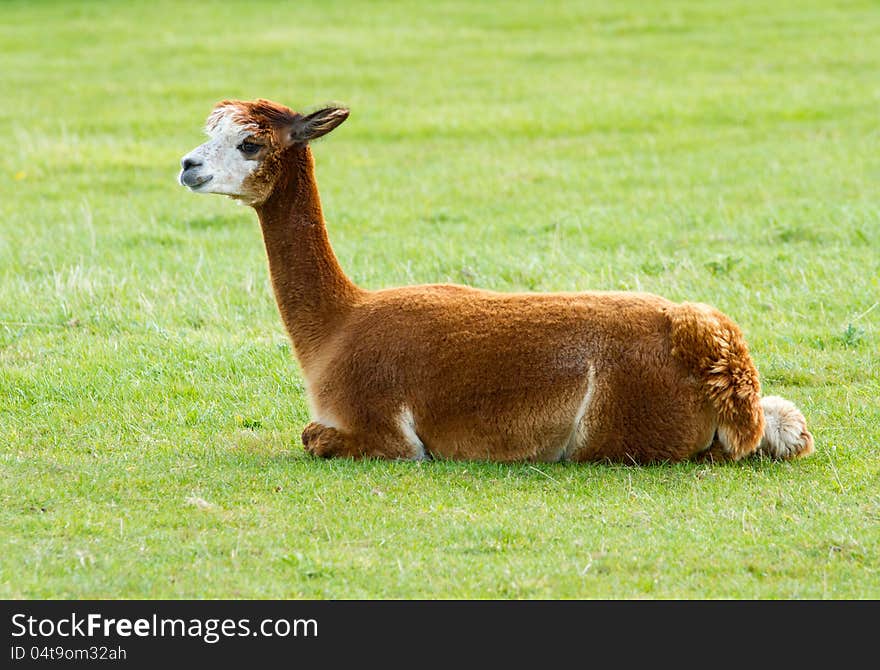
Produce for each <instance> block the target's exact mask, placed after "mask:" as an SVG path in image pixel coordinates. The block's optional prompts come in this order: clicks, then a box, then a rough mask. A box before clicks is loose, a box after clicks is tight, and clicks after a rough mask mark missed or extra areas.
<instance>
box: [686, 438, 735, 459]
mask: <svg viewBox="0 0 880 670" xmlns="http://www.w3.org/2000/svg"><path fill="white" fill-rule="evenodd" d="M694 460H695V461H697V462H698V463H724V462H727V461H733V460H736V459H735V458H734V457H733V455H732V454H731V453H730V451H729V450H728V449H727V447H725V446H724V445H723V444H722V443H721V441H720V440H719V439H718V436H717V435H716V436H715V439H714V440H712V444H711V445H710V446H709V448H708V449H706V450H705V451H701V452H700V453H698V454H696V455H695V456H694Z"/></svg>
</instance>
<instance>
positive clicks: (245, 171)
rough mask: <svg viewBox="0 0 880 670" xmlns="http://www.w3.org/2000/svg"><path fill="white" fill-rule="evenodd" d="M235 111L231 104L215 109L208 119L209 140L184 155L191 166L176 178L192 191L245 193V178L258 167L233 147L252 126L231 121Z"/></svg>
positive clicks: (183, 161)
mask: <svg viewBox="0 0 880 670" xmlns="http://www.w3.org/2000/svg"><path fill="white" fill-rule="evenodd" d="M234 112H235V109H234V108H233V107H221V108H219V109H216V110H214V112H213V113H212V114H211V116H210V117H209V118H208V131H207V132H208V136H209V137H210V139H209V140H208V141H207V142H205V143H204V144H202V145H200V146H198V147H196V148H195V149H193V150H192V151H190V152H189V153H188V154H187V155H186V156H184V157H183V159H182V161H181V162H182V164H184V165H186V164H187V162H190V163H193V164H194V166H193V167H190V168H189V169H188V170H187V169H184V170H181V171H180V176H179V177H178V179H179V181H180V183H181V184H182V185H183V186H187V187H188V188H189V189H190V190H191V191H193V192H195V193H218V194H220V195H230V196H236V197H246V196H247V193H245V192H244V180H245V179H246V178H247V177H248V176H249V175H251V174H252V173H253V172H254V170H256V169H257V166H258V165H259V161H257V160H252V159H248V158H246V157H245V156H244V155H243V154H242V152H241V151H239V150H238V149H237V148H236V147H238V145H239V144H240V143H241V141H242V140H244V139H245V138H247V137H248V136H249V135H250V134H251V133H252V131H253V130H254V127H253V126H249V125H245V124H241V123H239V122H237V121H235V120H233V113H234ZM184 173H186V180H185V179H184Z"/></svg>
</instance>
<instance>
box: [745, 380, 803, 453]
mask: <svg viewBox="0 0 880 670" xmlns="http://www.w3.org/2000/svg"><path fill="white" fill-rule="evenodd" d="M761 407H762V408H763V409H764V436H763V437H762V438H761V444H760V445H758V450H757V453H759V454H763V455H765V456H769V457H770V458H778V459H783V460H788V459H792V458H799V457H801V456H809V455H810V454H812V453H813V436H812V435H811V434H810V431H809V430H807V420H806V419H804V415H803V414H801V411H800V410H799V409H798V408H797V407H795V406H794V404H793V403H791V402H789V401H788V400H785V399H784V398H780V397H779V396H767V397H765V398H761Z"/></svg>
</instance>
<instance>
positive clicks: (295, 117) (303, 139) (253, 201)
mask: <svg viewBox="0 0 880 670" xmlns="http://www.w3.org/2000/svg"><path fill="white" fill-rule="evenodd" d="M346 118H348V110H347V109H345V108H343V107H325V108H323V109H319V110H318V111H317V112H313V113H311V114H308V115H305V116H304V115H302V114H298V113H297V112H294V111H293V110H292V109H289V108H288V107H285V106H284V105H279V104H278V103H275V102H271V101H269V100H255V101H253V102H245V101H242V100H224V101H223V102H220V103H218V104H217V105H216V106H215V107H214V111H212V112H211V114H210V116H208V121H207V124H206V125H205V130H206V132H207V133H208V137H209V139H208V141H207V142H205V143H204V144H202V145H200V146H198V147H196V148H195V149H193V150H192V151H190V152H189V153H188V154H187V155H186V156H184V157H183V159H182V160H181V166H182V170H181V171H180V177H179V179H180V183H181V184H182V185H184V186H187V187H189V189H190V190H191V191H194V192H195V193H219V194H221V195H228V196H230V197H231V198H235V199H236V200H240V201H241V202H243V203H245V204H248V205H252V206H254V205H259V204H261V203H262V202H264V201H265V200H266V198H268V197H269V194H270V193H271V192H272V189H273V188H274V186H275V183H276V182H277V181H278V178H279V176H280V175H281V174H282V172H283V171H284V168H285V165H287V161H288V160H294V158H295V156H296V155H297V154H298V153H302V152H303V151H304V150H305V147H306V145H307V144H308V142H309V141H310V140H314V139H316V138H318V137H321V136H322V135H326V134H327V133H329V132H330V131H331V130H333V129H334V128H335V127H336V126H338V125H339V124H340V123H342V122H343V121H345V119H346Z"/></svg>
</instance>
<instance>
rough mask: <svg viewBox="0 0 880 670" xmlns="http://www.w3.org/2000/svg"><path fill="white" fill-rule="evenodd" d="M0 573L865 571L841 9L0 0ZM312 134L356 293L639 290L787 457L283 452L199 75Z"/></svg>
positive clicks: (870, 170)
mask: <svg viewBox="0 0 880 670" xmlns="http://www.w3.org/2000/svg"><path fill="white" fill-rule="evenodd" d="M0 19H2V20H0V137H3V138H4V145H5V146H4V151H3V152H2V153H0V196H2V197H0V546H2V547H3V550H2V551H0V597H4V598H74V597H75V598H370V599H372V598H762V599H763V598H831V599H843V598H878V597H880V552H878V546H880V458H878V454H880V400H878V397H880V370H878V358H880V357H878V330H880V329H878V324H880V306H878V301H880V279H878V277H880V200H878V184H880V131H878V121H880V117H878V109H880V77H878V72H880V6H878V5H877V3H875V2H871V1H868V0H866V1H863V2H816V1H807V2H803V1H801V2H793V1H792V2H788V1H781V2H773V3H766V2H757V1H755V2H743V1H731V2H700V1H693V2H682V1H674V2H673V1H670V2H663V3H653V2H613V3H612V2H604V3H600V2H582V3H575V2H542V3H537V2H536V3H525V2H517V3H511V4H505V5H504V6H503V7H502V6H501V5H500V3H499V4H497V5H495V4H492V3H473V2H468V1H460V2H435V3H422V2H410V3H407V2H393V3H374V2H363V3H355V2H339V3H330V2H326V0H321V1H314V2H312V1H306V0H300V1H299V2H297V3H294V4H288V3H279V2H275V1H274V0H273V1H272V2H259V3H254V2H248V3H244V2H242V3H232V2H224V3H198V2H196V3H179V2H171V1H169V0H153V1H152V2H149V3H128V2H125V3H123V2H119V3H112V2H47V1H43V2H30V1H28V2H17V1H5V2H3V4H2V6H0ZM226 97H242V98H255V97H267V98H271V99H276V100H279V101H281V102H284V103H286V104H289V105H291V106H292V107H294V108H298V109H306V110H308V109H311V108H314V107H315V106H316V105H318V104H321V103H324V102H328V101H337V102H342V103H345V104H347V105H349V106H350V107H351V109H352V116H351V118H350V119H349V121H348V122H347V123H346V124H345V125H343V126H342V127H341V128H340V129H339V130H337V131H336V132H334V133H333V135H331V136H330V137H328V138H327V139H326V140H322V141H321V142H319V143H318V144H316V146H315V148H314V151H315V155H316V160H317V175H318V182H319V185H320V188H321V193H322V197H323V201H324V209H325V214H326V216H327V219H328V224H329V230H330V236H331V240H332V241H333V243H334V246H335V248H336V251H337V254H338V256H339V258H340V261H341V263H342V265H343V267H345V268H346V270H347V272H348V273H349V275H350V276H351V277H352V278H353V279H354V280H355V281H356V282H357V283H359V284H360V285H362V286H365V287H369V288H378V287H382V286H391V285H398V284H408V283H422V282H447V281H451V282H457V283H468V284H472V285H476V286H481V287H486V288H492V289H497V290H504V291H508V290H509V291H520V290H534V291H548V290H584V289H638V290H646V291H652V292H656V293H660V294H663V295H665V296H667V297H670V298H672V299H676V300H684V299H688V300H698V301H703V302H709V303H712V304H714V305H716V306H717V307H719V308H720V309H722V310H723V311H725V312H727V313H728V314H730V315H731V316H732V317H733V318H735V319H736V320H737V321H738V322H739V323H740V324H741V326H742V328H743V330H744V331H745V333H746V336H747V338H748V340H749V342H750V346H751V348H752V352H753V356H754V358H755V361H756V363H757V365H758V368H759V370H760V371H761V374H762V380H763V385H764V390H765V392H767V393H773V394H781V395H785V396H787V397H789V398H791V399H792V400H794V401H795V402H796V403H797V404H798V405H799V406H800V407H801V408H802V409H803V410H804V413H805V415H806V416H807V419H808V421H809V423H810V426H811V428H812V430H813V432H814V435H815V438H816V447H817V451H816V454H815V456H814V457H812V458H811V459H808V460H804V461H800V462H794V463H772V462H765V461H755V460H753V461H748V462H743V463H738V464H733V465H724V466H715V467H708V466H706V465H698V464H691V463H687V464H679V465H668V466H657V467H648V468H635V467H624V466H609V465H587V466H583V465H580V466H575V465H566V464H560V465H530V464H520V465H497V464H487V463H452V462H432V463H424V464H411V463H387V462H347V461H329V462H324V461H318V460H313V459H310V458H307V457H305V455H304V454H303V451H302V446H301V444H300V442H299V433H300V431H301V430H302V428H303V426H304V425H305V423H306V422H307V421H308V417H307V410H306V406H305V402H304V397H303V386H302V378H301V376H300V373H299V369H298V367H297V364H296V361H295V360H294V359H293V357H292V355H291V351H290V347H289V345H288V343H287V340H286V338H285V335H284V332H283V330H282V327H281V323H280V319H279V317H278V314H277V310H276V307H275V303H274V301H273V298H272V294H271V290H270V288H269V284H268V276H267V272H266V263H265V257H264V251H263V247H262V241H261V238H260V232H259V227H258V225H257V224H256V217H255V215H254V213H253V212H252V211H251V210H250V209H247V208H244V207H238V206H236V205H234V204H233V203H231V202H229V201H227V200H225V199H223V198H219V197H216V196H214V197H203V196H198V197H197V196H194V195H192V194H189V193H187V192H186V190H185V189H183V188H181V187H180V186H178V185H177V184H176V176H177V170H178V161H179V159H180V157H181V156H182V155H183V154H184V153H186V152H187V151H189V150H190V149H191V148H193V147H194V146H196V145H197V144H199V143H200V142H201V141H202V135H201V126H202V123H203V121H204V117H205V116H206V115H207V113H208V111H209V110H210V108H211V106H212V105H213V103H214V102H215V101H217V100H219V99H221V98H226Z"/></svg>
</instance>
